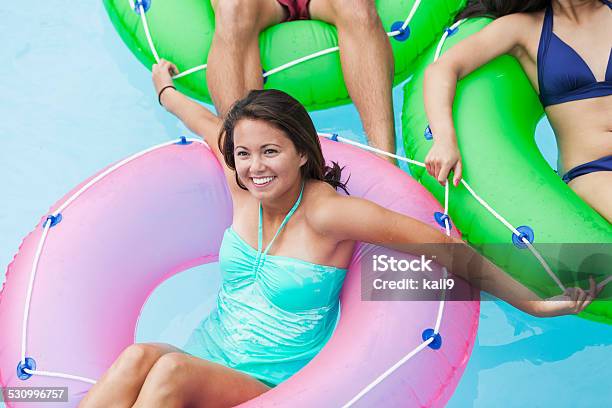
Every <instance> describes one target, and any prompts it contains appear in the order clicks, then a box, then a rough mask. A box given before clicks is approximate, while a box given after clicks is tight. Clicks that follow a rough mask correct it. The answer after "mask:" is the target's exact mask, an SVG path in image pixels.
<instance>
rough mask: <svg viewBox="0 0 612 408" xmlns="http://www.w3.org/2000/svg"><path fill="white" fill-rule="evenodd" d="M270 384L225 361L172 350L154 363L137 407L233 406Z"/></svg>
mask: <svg viewBox="0 0 612 408" xmlns="http://www.w3.org/2000/svg"><path fill="white" fill-rule="evenodd" d="M269 389H270V387H268V386H267V385H265V384H264V383H262V382H260V381H258V380H256V379H255V378H253V377H251V376H249V375H247V374H244V373H242V372H239V371H236V370H233V369H231V368H228V367H225V366H223V365H220V364H217V363H213V362H211V361H207V360H203V359H201V358H197V357H194V356H191V355H189V354H184V353H168V354H165V355H163V356H162V357H160V358H159V360H157V362H156V363H155V364H154V365H153V368H151V370H150V371H149V374H148V375H147V378H146V380H145V382H144V384H143V386H142V389H141V390H140V394H139V395H138V399H137V400H136V403H135V404H134V407H138V408H141V407H142V408H148V407H164V408H172V407H207V408H216V407H231V406H235V405H238V404H240V403H243V402H245V401H248V400H250V399H253V398H255V397H257V396H258V395H260V394H262V393H264V392H266V391H268V390H269Z"/></svg>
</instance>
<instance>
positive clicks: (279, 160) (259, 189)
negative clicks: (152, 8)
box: [234, 119, 307, 201]
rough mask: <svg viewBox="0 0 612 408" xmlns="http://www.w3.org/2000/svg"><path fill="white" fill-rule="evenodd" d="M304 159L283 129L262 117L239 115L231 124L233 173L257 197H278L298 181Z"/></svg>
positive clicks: (270, 198)
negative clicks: (240, 117) (236, 121)
mask: <svg viewBox="0 0 612 408" xmlns="http://www.w3.org/2000/svg"><path fill="white" fill-rule="evenodd" d="M306 161H307V158H306V156H305V155H304V154H300V153H298V151H297V150H296V148H295V145H294V144H293V142H292V141H291V140H290V139H289V138H288V137H287V136H286V135H285V132H283V131H282V130H280V129H278V128H276V127H274V126H273V125H271V124H269V123H267V122H265V121H263V120H252V119H242V120H240V121H239V122H238V123H237V124H236V126H235V127H234V162H235V164H236V173H237V174H238V178H239V179H240V181H241V182H242V184H244V186H245V187H246V188H247V189H248V190H249V192H250V193H251V194H252V195H253V196H254V197H255V198H256V199H258V200H260V201H262V200H274V199H276V198H278V197H282V196H283V194H285V193H286V192H287V191H289V190H290V189H291V188H292V187H293V186H295V184H297V183H299V182H300V181H301V174H300V167H301V166H302V165H304V164H305V163H306Z"/></svg>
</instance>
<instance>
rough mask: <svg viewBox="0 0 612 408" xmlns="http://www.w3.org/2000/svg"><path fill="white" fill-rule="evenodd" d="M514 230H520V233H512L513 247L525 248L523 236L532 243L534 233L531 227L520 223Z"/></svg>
mask: <svg viewBox="0 0 612 408" xmlns="http://www.w3.org/2000/svg"><path fill="white" fill-rule="evenodd" d="M516 230H517V231H518V232H520V235H516V234H512V243H513V244H514V246H515V247H517V248H519V249H525V248H527V245H526V244H525V243H524V242H523V238H526V239H527V241H529V243H530V244H533V240H534V234H533V230H532V229H531V227H529V226H527V225H521V226H520V227H518V228H517V229H516Z"/></svg>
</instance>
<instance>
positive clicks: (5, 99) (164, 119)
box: [0, 2, 612, 407]
mask: <svg viewBox="0 0 612 408" xmlns="http://www.w3.org/2000/svg"><path fill="white" fill-rule="evenodd" d="M0 21H2V24H1V25H0V39H2V47H0V61H2V64H0V91H1V92H2V95H1V97H0V115H1V120H0V198H1V201H0V202H1V204H0V205H1V207H0V283H1V282H3V281H4V273H5V270H6V266H7V265H8V264H9V262H10V261H11V259H12V257H13V255H14V254H15V252H16V251H17V248H18V246H19V244H20V242H21V240H22V239H23V238H24V237H25V236H26V234H27V233H29V232H30V231H31V229H32V228H33V227H34V226H35V224H36V223H37V222H38V220H39V219H40V217H41V216H42V215H43V214H45V213H46V212H47V211H48V209H49V207H50V206H51V205H52V204H53V203H54V202H55V201H56V200H57V199H59V198H60V197H61V196H63V195H64V194H65V193H66V192H67V191H69V190H70V189H71V188H72V187H73V186H75V185H76V184H78V183H79V182H81V181H82V180H84V179H85V178H87V177H88V176H90V175H91V174H93V173H95V172H97V171H98V170H100V169H101V168H103V167H104V166H106V165H108V164H109V163H111V162H115V161H117V160H120V159H122V158H124V157H126V156H128V155H130V154H133V153H135V152H138V151H140V150H143V149H145V148H147V147H150V146H152V145H154V144H157V143H160V142H163V141H167V140H169V139H172V138H176V137H178V136H180V135H189V133H188V131H187V130H186V129H185V128H184V126H182V125H181V124H180V123H179V122H178V121H177V120H176V119H175V118H174V117H172V116H171V115H170V114H168V113H167V112H165V110H164V109H163V108H161V107H159V106H158V104H157V100H156V96H155V93H154V91H153V87H152V85H151V81H150V73H149V72H148V71H147V70H146V69H145V68H144V67H143V66H142V65H141V64H140V63H139V62H138V61H137V60H136V59H135V58H134V57H133V56H132V54H131V53H130V52H129V51H128V50H127V48H126V47H125V46H124V45H123V43H122V42H121V40H120V39H119V37H118V35H117V34H116V32H115V30H114V29H113V27H112V26H111V24H110V21H109V19H108V18H107V16H106V14H105V11H104V9H103V6H102V4H101V2H95V3H93V2H70V3H69V2H60V3H59V4H58V2H32V3H27V2H26V3H21V4H20V5H19V7H10V6H9V5H8V4H2V5H0ZM394 101H395V107H396V109H395V110H396V127H397V129H398V133H399V131H400V129H401V126H400V123H399V118H400V115H399V111H400V108H401V105H402V103H401V101H402V92H401V87H397V88H396V89H395V91H394ZM312 116H313V118H314V121H315V124H316V126H317V129H319V130H320V131H325V132H332V131H333V132H337V133H339V134H340V135H341V136H345V137H350V138H353V139H355V140H360V141H363V140H364V139H363V130H362V128H361V125H360V122H359V117H358V115H357V112H356V111H355V109H354V107H353V106H352V105H350V106H345V107H341V108H336V109H331V110H327V111H323V112H316V113H314V114H313V115H312ZM537 136H538V142H539V145H540V147H541V150H542V151H543V153H544V155H545V157H546V159H547V160H548V161H549V163H551V165H553V166H554V162H555V160H556V156H555V155H556V153H555V152H556V146H555V144H554V139H553V138H552V134H551V131H550V128H549V126H548V124H547V123H546V122H545V121H543V122H542V123H541V124H540V126H539V127H538V135H537ZM214 268H215V265H210V266H204V267H199V268H195V269H192V270H189V271H186V272H185V273H182V274H180V275H177V276H175V277H173V278H171V279H169V280H168V281H167V282H165V283H164V284H163V285H161V286H160V288H158V290H157V291H156V292H155V293H154V295H153V296H152V298H151V299H150V300H149V302H148V303H147V305H146V307H145V309H144V312H143V315H142V317H141V319H140V324H139V328H138V333H137V340H138V341H153V340H154V341H165V342H170V343H173V344H175V345H181V344H182V343H183V342H184V341H185V340H186V338H187V336H188V335H189V332H190V331H191V329H192V328H193V327H194V326H195V325H196V324H197V323H198V322H199V320H200V319H201V318H202V316H204V315H205V314H206V312H207V310H209V309H210V308H211V307H212V305H213V303H212V302H213V296H214V294H215V292H216V287H217V286H216V285H218V279H219V278H218V275H216V274H215V273H214V271H213V270H214ZM11 335H14V334H11V333H0V342H1V341H3V339H6V338H7V337H8V336H11ZM0 347H1V344H0ZM610 361H612V331H611V330H610V327H609V326H605V325H602V324H598V323H593V322H589V321H586V320H583V319H578V318H575V317H570V316H565V317H559V318H553V319H537V318H533V317H531V316H528V315H526V314H524V313H522V312H519V311H518V310H516V309H514V308H513V307H512V306H509V305H508V304H506V303H503V302H499V301H487V302H482V313H481V318H480V328H479V332H478V337H477V341H476V344H475V346H474V351H473V353H472V357H471V359H470V361H469V363H468V366H467V369H466V371H465V373H464V375H463V377H462V379H461V381H460V383H459V386H458V388H457V391H456V392H455V394H454V395H453V397H452V398H451V400H450V403H449V406H451V407H465V406H478V407H489V406H503V407H513V406H517V407H518V406H521V407H523V406H538V407H547V406H557V407H577V406H589V407H594V406H595V407H600V406H611V405H612V387H611V386H610V385H611V384H610V378H612V368H611V367H610V364H609V363H610ZM0 404H1V403H0Z"/></svg>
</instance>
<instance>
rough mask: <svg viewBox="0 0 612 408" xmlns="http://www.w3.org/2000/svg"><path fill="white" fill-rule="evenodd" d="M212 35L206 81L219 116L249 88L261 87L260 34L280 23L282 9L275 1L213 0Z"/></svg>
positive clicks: (283, 14) (223, 114)
mask: <svg viewBox="0 0 612 408" xmlns="http://www.w3.org/2000/svg"><path fill="white" fill-rule="evenodd" d="M211 3H212V6H213V9H214V10H215V34H214V36H213V41H212V45H211V48H210V52H209V54H208V62H207V64H208V67H207V69H206V82H207V84H208V89H209V92H210V96H211V98H212V100H213V103H214V104H215V108H216V109H217V113H218V114H219V116H220V117H223V116H225V114H226V113H227V111H228V110H229V108H230V107H231V105H232V104H233V103H234V102H235V101H236V100H238V99H241V98H243V97H244V96H246V94H247V92H248V91H250V90H251V89H261V88H262V87H263V77H262V70H261V60H260V57H259V33H260V32H261V31H262V30H263V29H265V28H266V27H268V26H270V25H273V24H277V23H280V22H281V21H283V20H284V18H285V10H284V8H283V6H281V5H280V4H279V2H278V1H277V0H212V1H211Z"/></svg>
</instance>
